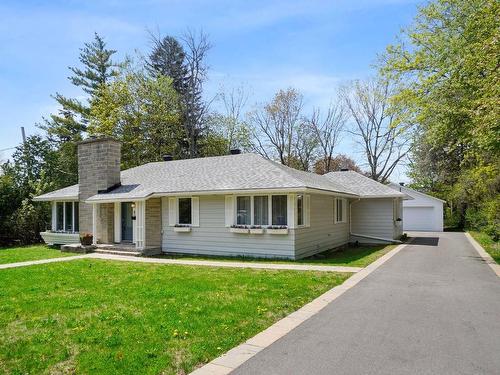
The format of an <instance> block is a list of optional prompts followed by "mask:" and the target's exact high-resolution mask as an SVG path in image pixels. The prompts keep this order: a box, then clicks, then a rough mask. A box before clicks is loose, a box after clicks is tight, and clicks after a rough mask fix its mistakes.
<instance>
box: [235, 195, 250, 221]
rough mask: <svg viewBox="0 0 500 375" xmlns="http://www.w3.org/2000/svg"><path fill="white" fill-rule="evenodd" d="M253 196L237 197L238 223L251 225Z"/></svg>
mask: <svg viewBox="0 0 500 375" xmlns="http://www.w3.org/2000/svg"><path fill="white" fill-rule="evenodd" d="M250 198H251V197H249V196H248V197H237V199H236V224H238V225H251V224H252V222H251V220H252V216H251V212H250V211H251V207H250V205H251V203H250Z"/></svg>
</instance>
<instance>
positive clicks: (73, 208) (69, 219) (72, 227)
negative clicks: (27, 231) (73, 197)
mask: <svg viewBox="0 0 500 375" xmlns="http://www.w3.org/2000/svg"><path fill="white" fill-rule="evenodd" d="M55 205H56V209H55V216H56V219H55V224H56V226H55V228H53V229H54V230H58V231H65V232H78V230H79V224H78V217H79V206H78V202H56V203H55Z"/></svg>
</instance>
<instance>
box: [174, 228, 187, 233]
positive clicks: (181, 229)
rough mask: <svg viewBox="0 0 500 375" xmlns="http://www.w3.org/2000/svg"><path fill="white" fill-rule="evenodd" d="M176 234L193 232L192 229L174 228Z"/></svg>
mask: <svg viewBox="0 0 500 375" xmlns="http://www.w3.org/2000/svg"><path fill="white" fill-rule="evenodd" d="M174 232H180V233H187V232H191V227H174Z"/></svg>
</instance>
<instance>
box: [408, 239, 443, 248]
mask: <svg viewBox="0 0 500 375" xmlns="http://www.w3.org/2000/svg"><path fill="white" fill-rule="evenodd" d="M438 244H439V237H415V238H414V239H413V241H412V242H411V243H410V245H423V246H438Z"/></svg>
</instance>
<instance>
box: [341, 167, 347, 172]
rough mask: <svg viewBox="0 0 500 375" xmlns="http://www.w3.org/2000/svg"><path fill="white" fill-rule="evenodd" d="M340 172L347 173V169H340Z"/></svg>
mask: <svg viewBox="0 0 500 375" xmlns="http://www.w3.org/2000/svg"><path fill="white" fill-rule="evenodd" d="M340 171H341V172H349V168H340Z"/></svg>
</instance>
